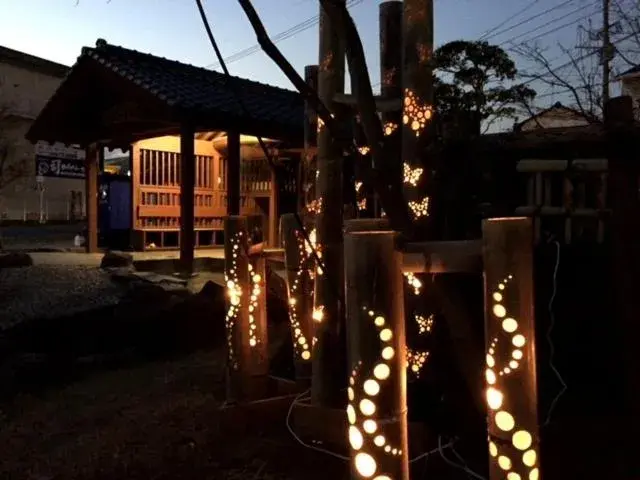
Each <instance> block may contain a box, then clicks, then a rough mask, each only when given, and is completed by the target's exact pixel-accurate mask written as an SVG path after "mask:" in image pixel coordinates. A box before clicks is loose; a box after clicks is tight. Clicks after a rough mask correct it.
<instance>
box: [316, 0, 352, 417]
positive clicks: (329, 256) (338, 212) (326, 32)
mask: <svg viewBox="0 0 640 480" xmlns="http://www.w3.org/2000/svg"><path fill="white" fill-rule="evenodd" d="M339 1H340V2H343V3H344V1H345V0H339ZM319 27H320V28H319V30H320V39H319V58H320V61H319V68H318V97H319V98H320V100H321V101H322V102H323V103H324V105H326V106H327V108H328V109H329V110H330V111H332V112H333V111H335V110H336V105H335V104H334V100H333V99H334V98H335V96H336V94H338V93H344V67H345V52H344V44H343V43H342V42H341V41H340V37H339V35H338V27H337V26H336V25H334V24H333V22H332V20H331V17H330V16H329V15H328V14H327V13H326V12H325V11H324V9H323V8H322V7H320V22H319ZM342 153H343V152H342V148H341V147H340V145H339V144H338V142H336V141H335V140H334V139H333V137H332V135H331V132H329V130H328V129H327V128H326V127H325V126H324V123H323V122H322V121H320V120H318V162H317V166H318V174H317V180H316V196H317V197H316V200H317V202H318V208H317V210H316V218H315V220H316V236H317V244H316V249H317V252H318V255H319V256H320V257H321V258H322V265H323V267H324V268H321V267H320V266H319V265H318V266H317V269H316V275H315V284H314V292H313V293H314V312H313V318H314V321H315V324H314V340H313V342H314V343H313V353H312V355H311V359H312V362H313V376H312V382H311V401H312V403H313V404H314V405H316V406H321V407H335V406H338V405H340V404H341V402H342V392H343V388H344V384H345V381H346V378H345V375H344V373H345V372H344V359H343V358H341V356H340V351H341V345H342V344H343V340H344V338H343V337H342V334H341V332H342V331H343V326H342V322H343V313H342V310H341V308H340V303H341V297H342V294H341V290H342V287H341V286H342V285H343V283H344V282H343V267H342V253H343V244H342V215H343V207H344V204H343V189H342V178H343V171H342V164H343V155H342Z"/></svg>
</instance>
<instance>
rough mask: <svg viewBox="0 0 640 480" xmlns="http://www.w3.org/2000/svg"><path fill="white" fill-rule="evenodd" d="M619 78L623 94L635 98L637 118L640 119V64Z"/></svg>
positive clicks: (634, 106)
mask: <svg viewBox="0 0 640 480" xmlns="http://www.w3.org/2000/svg"><path fill="white" fill-rule="evenodd" d="M617 80H619V81H620V83H621V90H622V95H628V96H630V97H631V99H632V100H633V109H634V111H635V117H636V120H640V66H637V67H633V68H631V69H629V70H627V71H626V72H624V73H623V74H621V75H620V76H619V77H618V78H617Z"/></svg>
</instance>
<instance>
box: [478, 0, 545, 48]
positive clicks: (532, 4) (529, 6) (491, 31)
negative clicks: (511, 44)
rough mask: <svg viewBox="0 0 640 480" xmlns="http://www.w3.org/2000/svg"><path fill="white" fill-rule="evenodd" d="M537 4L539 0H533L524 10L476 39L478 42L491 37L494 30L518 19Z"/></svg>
mask: <svg viewBox="0 0 640 480" xmlns="http://www.w3.org/2000/svg"><path fill="white" fill-rule="evenodd" d="M538 2H540V0H533V1H532V2H530V3H528V4H527V5H525V6H524V8H522V9H520V10H518V11H517V12H516V13H514V14H513V15H511V16H509V17H507V18H505V19H504V20H503V21H502V22H500V23H499V24H498V25H496V26H495V27H493V28H490V29H489V30H487V31H486V32H484V33H483V34H482V35H480V38H478V40H484V39H485V38H486V37H487V36H488V35H491V34H492V33H493V32H495V31H496V30H498V29H499V28H502V27H504V26H505V25H506V24H507V23H509V22H510V21H511V20H514V19H516V18H518V17H519V16H520V15H522V14H523V13H525V12H526V11H527V10H529V9H530V8H532V7H534V6H535V5H536V4H537V3H538Z"/></svg>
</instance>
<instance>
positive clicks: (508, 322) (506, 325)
mask: <svg viewBox="0 0 640 480" xmlns="http://www.w3.org/2000/svg"><path fill="white" fill-rule="evenodd" d="M502 329H503V330H504V331H505V332H507V333H513V332H515V331H516V330H517V329H518V322H516V320H515V319H514V318H511V317H508V318H505V319H504V320H503V321H502Z"/></svg>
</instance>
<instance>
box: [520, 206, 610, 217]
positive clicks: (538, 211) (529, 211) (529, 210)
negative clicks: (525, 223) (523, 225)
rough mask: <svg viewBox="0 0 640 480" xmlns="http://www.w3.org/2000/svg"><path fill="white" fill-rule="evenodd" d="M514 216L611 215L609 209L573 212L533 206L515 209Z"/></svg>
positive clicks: (588, 209) (589, 209)
mask: <svg viewBox="0 0 640 480" xmlns="http://www.w3.org/2000/svg"><path fill="white" fill-rule="evenodd" d="M515 214H516V215H518V216H523V217H528V216H534V215H535V216H540V217H551V216H553V217H559V216H565V215H570V216H572V217H589V218H599V217H601V216H608V215H611V209H609V208H603V209H596V208H575V209H573V210H569V209H566V208H565V207H548V206H547V207H546V206H542V207H537V206H535V205H525V206H521V207H517V208H516V211H515Z"/></svg>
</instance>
